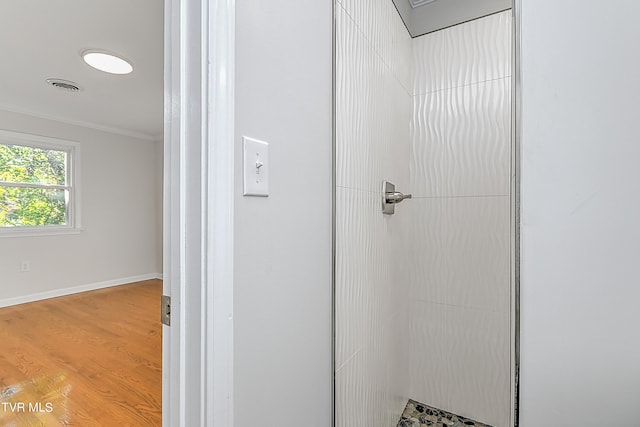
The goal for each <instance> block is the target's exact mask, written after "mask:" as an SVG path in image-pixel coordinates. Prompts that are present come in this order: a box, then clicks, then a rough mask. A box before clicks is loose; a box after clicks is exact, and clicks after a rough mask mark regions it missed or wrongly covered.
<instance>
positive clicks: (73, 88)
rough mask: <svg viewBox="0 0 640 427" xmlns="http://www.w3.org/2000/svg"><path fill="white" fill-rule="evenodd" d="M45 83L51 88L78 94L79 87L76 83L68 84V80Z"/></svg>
mask: <svg viewBox="0 0 640 427" xmlns="http://www.w3.org/2000/svg"><path fill="white" fill-rule="evenodd" d="M47 83H49V84H50V85H51V86H53V87H57V88H58V89H62V90H66V91H69V92H80V86H78V84H77V83H74V82H70V81H69V80H62V79H47Z"/></svg>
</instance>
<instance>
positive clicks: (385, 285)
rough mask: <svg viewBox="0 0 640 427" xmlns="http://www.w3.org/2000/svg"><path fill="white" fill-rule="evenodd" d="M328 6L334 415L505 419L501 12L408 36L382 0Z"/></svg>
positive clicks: (506, 121)
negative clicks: (332, 37) (389, 211)
mask: <svg viewBox="0 0 640 427" xmlns="http://www.w3.org/2000/svg"><path fill="white" fill-rule="evenodd" d="M335 9H336V17H335V19H336V40H337V42H336V57H337V61H336V62H337V70H336V187H337V188H336V227H337V232H336V252H337V253H336V325H337V326H336V426H338V427H359V426H363V427H364V426H367V427H387V426H395V425H397V424H398V422H399V420H400V418H401V415H402V414H403V411H404V410H405V409H407V408H408V406H407V404H408V403H411V402H412V401H411V400H410V399H415V400H416V401H418V402H422V403H423V404H426V405H422V407H423V408H428V407H429V406H432V407H435V408H439V409H444V410H449V411H452V412H454V413H456V414H458V415H460V419H476V420H479V421H484V422H486V423H489V424H491V425H494V426H496V427H506V426H507V424H508V419H509V406H508V405H509V374H510V367H509V360H510V359H509V264H508V260H509V158H510V156H509V149H510V148H509V146H510V142H509V141H510V132H509V131H510V98H509V97H510V93H509V92H510V87H511V85H510V51H511V50H510V43H511V38H510V31H511V17H510V13H509V12H503V13H501V14H496V15H492V16H489V17H486V18H482V19H480V20H477V21H472V22H470V23H467V24H463V25H460V26H456V27H452V28H449V29H446V30H443V31H439V32H436V33H432V34H429V35H427V36H422V37H419V38H416V39H411V38H410V36H409V34H408V33H407V31H406V29H405V27H404V24H403V23H402V21H401V19H400V17H399V15H398V14H397V11H396V10H395V7H394V5H393V3H392V1H391V0H369V1H364V0H336V8H335ZM454 121H455V126H454ZM383 179H385V180H388V181H391V182H393V183H395V184H396V188H397V189H398V190H399V191H401V192H405V193H413V197H414V198H413V199H412V200H409V201H405V202H403V203H402V204H400V205H398V206H397V207H396V213H395V215H392V216H386V215H382V213H381V211H380V200H381V197H382V194H381V182H382V180H383ZM415 404H418V403H417V402H415ZM427 405H429V406H427ZM414 409H415V405H414ZM427 415H428V414H427ZM425 416H426V415H425ZM463 416H466V417H468V418H464V417H463ZM423 418H424V417H423ZM424 419H426V418H424ZM419 425H420V424H417V426H419ZM425 425H428V424H425ZM433 425H434V426H435V425H436V424H433ZM443 425H447V424H443ZM451 425H453V424H451ZM461 425H463V424H461ZM468 425H472V424H468ZM477 425H478V426H480V425H482V424H477Z"/></svg>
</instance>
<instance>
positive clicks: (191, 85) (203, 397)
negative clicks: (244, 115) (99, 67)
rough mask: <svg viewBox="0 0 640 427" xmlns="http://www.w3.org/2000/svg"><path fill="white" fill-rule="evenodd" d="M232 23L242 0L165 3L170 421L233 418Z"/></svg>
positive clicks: (207, 422)
mask: <svg viewBox="0 0 640 427" xmlns="http://www.w3.org/2000/svg"><path fill="white" fill-rule="evenodd" d="M234 25H235V0H211V1H206V0H165V36H164V39H165V41H164V52H165V68H164V76H165V79H164V81H165V88H164V89H165V91H164V92H165V108H164V117H165V119H164V121H165V129H164V179H163V181H164V190H163V195H164V200H163V222H164V224H163V272H164V274H163V276H164V285H163V291H164V293H165V294H167V295H170V296H171V299H172V302H171V306H172V307H171V317H172V319H171V326H164V327H163V338H162V341H163V350H162V351H163V361H162V365H163V371H162V407H163V416H162V425H163V426H164V427H169V426H171V427H176V426H180V427H191V426H208V427H211V426H213V425H214V424H215V425H216V427H224V426H228V427H230V426H232V425H233V390H232V386H233V196H234V180H233V174H234V169H233V141H234V103H233V99H234V32H235V27H234ZM214 195H215V197H214ZM214 236H215V239H214Z"/></svg>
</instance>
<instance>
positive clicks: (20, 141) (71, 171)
mask: <svg viewBox="0 0 640 427" xmlns="http://www.w3.org/2000/svg"><path fill="white" fill-rule="evenodd" d="M0 144H2V145H20V146H22V147H31V148H41V149H45V150H58V151H65V152H66V153H67V156H68V157H67V185H64V186H59V185H37V184H35V185H31V184H29V185H20V184H18V185H15V184H12V186H16V187H28V188H61V189H65V190H67V189H68V191H69V200H68V203H67V224H65V225H41V226H32V227H0V237H18V236H47V235H57V234H77V233H80V231H82V226H81V221H80V144H79V143H77V142H74V141H67V140H63V139H57V138H50V137H45V136H39V135H30V134H26V133H19V132H11V131H7V130H0Z"/></svg>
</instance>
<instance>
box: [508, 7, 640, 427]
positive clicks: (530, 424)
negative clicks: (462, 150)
mask: <svg viewBox="0 0 640 427" xmlns="http://www.w3.org/2000/svg"><path fill="white" fill-rule="evenodd" d="M638 16H640V4H639V3H638V2H636V1H631V0H621V1H618V2H615V7H613V5H610V4H603V3H599V2H578V1H568V0H563V1H558V0H535V1H534V0H522V27H521V28H522V242H521V243H522V283H521V286H522V288H521V289H522V297H521V307H522V336H521V339H522V372H521V381H522V383H521V386H522V395H521V398H522V401H521V407H520V408H521V426H522V427H538V426H541V425H548V423H549V420H553V423H554V424H556V425H576V424H582V425H585V426H599V425H630V426H631V425H638V422H639V421H638V420H639V419H640V406H638V401H639V399H640V392H639V391H638V385H639V384H640V363H638V361H640V339H639V338H640V335H639V334H640V332H639V331H640V329H639V327H638V325H639V320H638V301H640V281H639V280H638V271H637V267H638V260H639V259H640V246H639V242H640V227H639V225H638V218H640V199H639V197H638V182H640V176H639V173H638V170H639V169H638V159H640V144H639V143H638V141H640V127H638V123H639V118H640V116H639V114H638V111H639V110H638V102H637V100H638V99H639V98H640V85H638V73H639V70H640V56H638V55H637V54H636V46H637V44H638V40H640V26H638ZM578 420H579V421H578Z"/></svg>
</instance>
